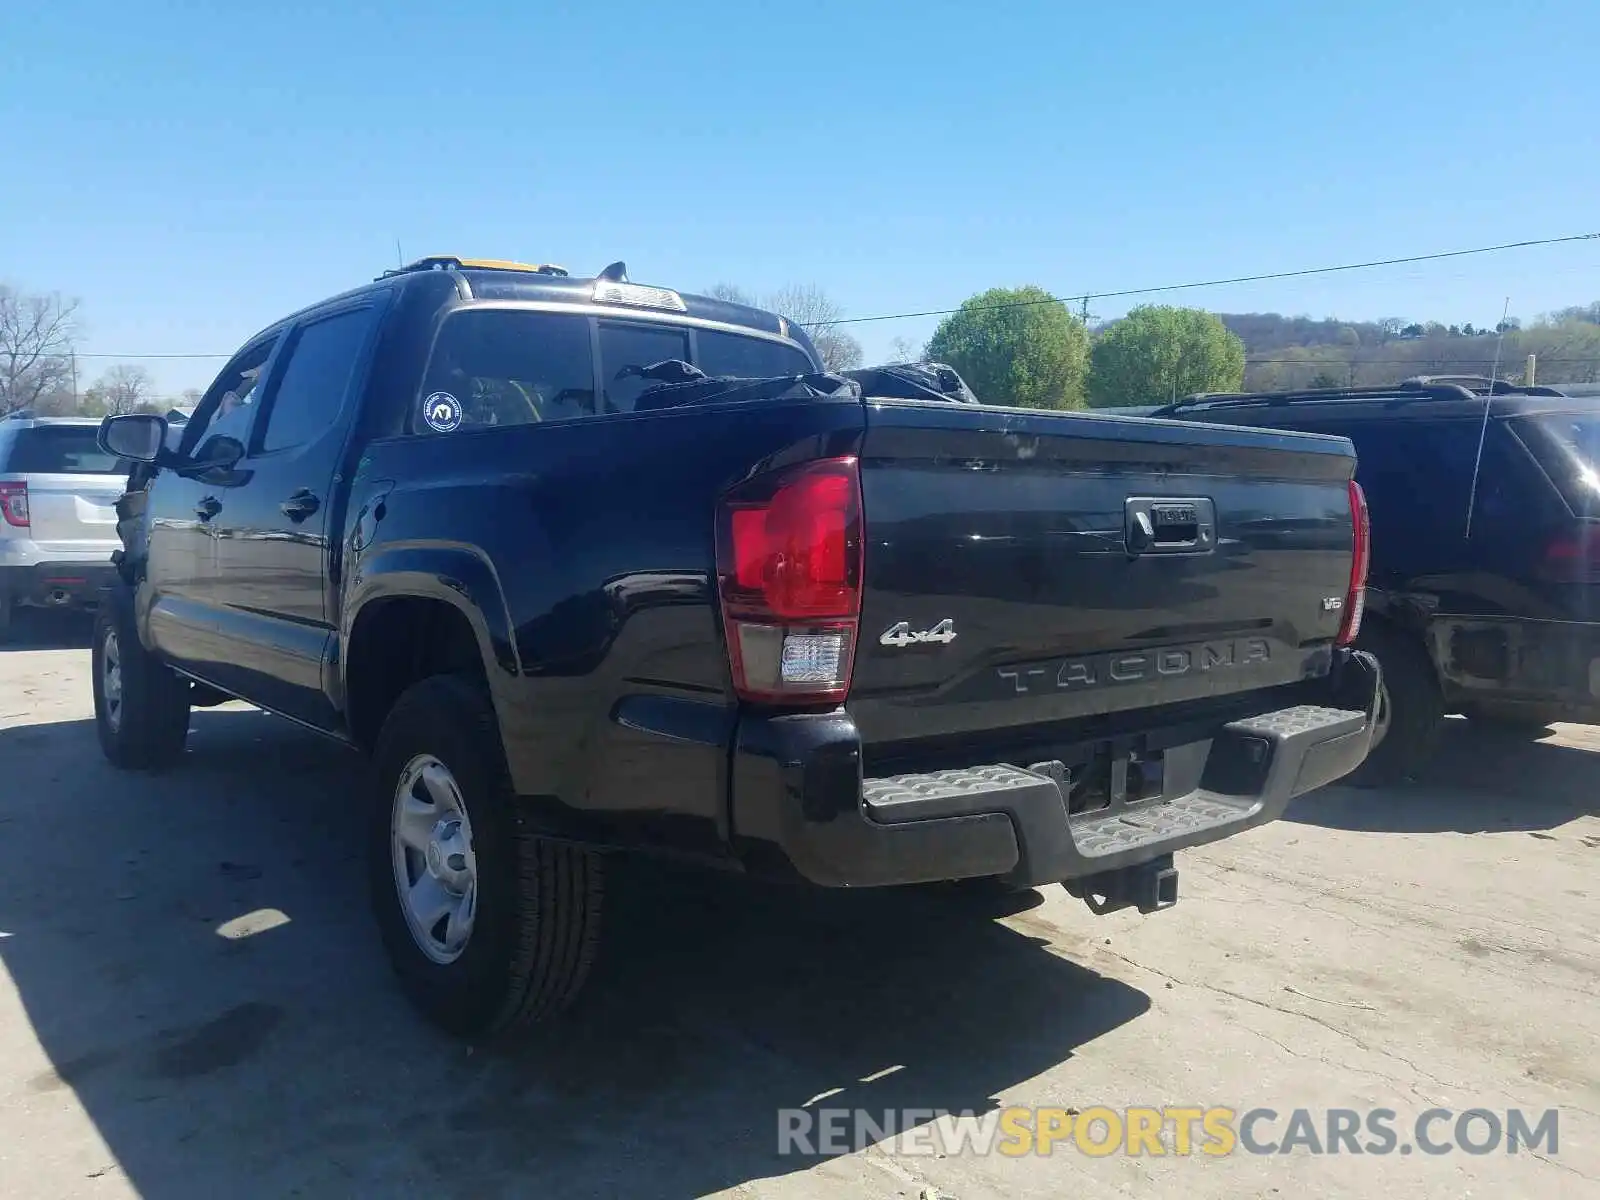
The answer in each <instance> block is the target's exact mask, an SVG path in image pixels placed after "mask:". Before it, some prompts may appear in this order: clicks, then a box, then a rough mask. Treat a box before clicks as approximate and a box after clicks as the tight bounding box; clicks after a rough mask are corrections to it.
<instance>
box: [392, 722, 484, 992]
mask: <svg viewBox="0 0 1600 1200" xmlns="http://www.w3.org/2000/svg"><path fill="white" fill-rule="evenodd" d="M389 846H390V858H391V860H392V862H393V865H394V886H395V891H396V893H397V894H398V896H399V898H400V911H401V912H403V913H405V916H406V927H407V928H409V929H410V930H411V937H412V939H413V940H414V941H415V942H416V943H417V948H418V949H419V950H421V951H422V952H423V953H424V954H426V955H427V956H428V957H429V958H430V959H432V960H433V961H434V962H436V963H452V962H455V960H456V959H458V958H460V957H461V954H462V952H463V951H464V950H465V949H466V948H467V942H468V941H469V940H470V939H471V937H472V924H473V921H474V920H475V919H476V917H477V915H478V860H477V858H476V857H475V856H474V855H473V852H472V822H471V821H469V820H468V818H467V806H466V804H465V803H463V801H462V799H461V786H460V785H459V784H458V783H456V778H455V776H454V775H452V774H451V773H450V768H449V767H447V766H445V765H444V763H442V762H440V761H439V760H438V759H437V758H435V757H434V756H433V755H431V754H419V755H417V756H416V757H415V758H413V759H412V760H411V761H410V762H409V763H407V764H406V769H405V770H404V771H401V772H400V782H399V784H398V785H397V786H396V787H395V789H394V804H393V806H392V807H391V809H390V815H389Z"/></svg>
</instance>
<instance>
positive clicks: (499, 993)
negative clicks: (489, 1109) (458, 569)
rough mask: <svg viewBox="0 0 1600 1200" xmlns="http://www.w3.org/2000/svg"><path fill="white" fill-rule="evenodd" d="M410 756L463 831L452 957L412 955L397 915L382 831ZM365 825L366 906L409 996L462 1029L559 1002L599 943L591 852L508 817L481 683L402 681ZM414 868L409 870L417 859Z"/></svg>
mask: <svg viewBox="0 0 1600 1200" xmlns="http://www.w3.org/2000/svg"><path fill="white" fill-rule="evenodd" d="M422 756H430V757H432V758H435V759H437V760H438V762H439V763H440V764H442V765H443V766H444V767H445V768H446V769H447V770H448V772H449V773H450V775H451V776H452V777H453V779H454V782H455V784H456V787H457V789H458V792H459V795H460V799H461V801H462V803H463V804H464V807H465V809H466V815H467V819H468V825H469V827H470V830H471V840H470V849H471V854H472V856H473V858H474V859H475V860H476V912H475V916H474V918H473V925H472V930H471V933H470V935H469V936H468V938H467V941H466V944H465V946H464V948H461V949H460V950H459V957H456V958H454V959H453V960H452V961H448V962H441V961H436V960H435V958H433V957H430V956H429V954H428V953H426V952H424V950H423V949H422V946H421V944H420V943H419V941H418V937H417V936H415V935H413V933H412V930H411V925H410V924H409V923H408V919H407V915H406V912H407V910H406V907H405V906H404V903H403V902H402V900H401V895H400V885H399V882H398V880H397V876H396V870H397V868H396V866H395V853H396V852H395V850H394V848H393V842H392V840H391V828H392V821H393V814H394V810H395V804H396V793H397V791H398V789H399V787H400V784H401V781H402V778H403V777H404V775H405V774H406V771H407V769H408V767H409V766H410V765H411V764H413V763H415V762H416V761H417V760H418V759H419V758H421V757H422ZM373 758H374V771H373V774H374V786H373V796H372V799H371V804H370V814H369V822H368V825H369V828H368V844H367V850H368V866H369V871H368V873H369V876H370V886H371V893H372V905H373V912H374V914H375V916H376V917H377V921H378V927H379V930H380V931H381V933H382V935H383V942H384V946H385V948H386V949H387V950H388V953H389V959H390V962H391V963H392V964H393V966H394V970H395V973H396V974H397V975H398V976H399V978H400V983H401V986H402V987H403V988H404V990H405V992H406V994H407V995H408V996H409V997H410V999H411V1001H412V1002H413V1003H414V1004H415V1005H416V1006H417V1007H418V1008H419V1009H420V1010H421V1011H422V1012H423V1013H424V1014H425V1015H426V1016H427V1017H428V1018H429V1019H431V1020H432V1021H434V1022H435V1023H436V1024H438V1025H440V1026H442V1027H443V1028H445V1029H447V1030H449V1031H450V1032H451V1033H454V1034H457V1035H459V1036H462V1037H475V1038H476V1037H497V1036H501V1035H504V1034H508V1033H510V1032H512V1031H513V1030H516V1029H518V1028H520V1027H523V1026H526V1025H530V1024H532V1023H533V1022H536V1021H538V1020H541V1019H543V1018H545V1017H548V1016H550V1015H552V1014H554V1013H556V1012H558V1011H560V1010H561V1009H562V1008H564V1007H565V1006H566V1005H567V1004H569V1003H570V1002H571V1001H572V999H573V998H574V996H576V995H577V993H578V990H579V989H580V987H581V986H582V984H583V981H584V979H585V977H586V976H587V975H588V973H589V968H590V966H591V965H592V964H593V962H594V956H595V951H596V949H597V946H598V943H599V934H600V911H601V899H602V895H603V890H604V885H603V873H602V863H601V861H600V856H599V855H597V854H594V853H592V852H589V851H584V850H581V849H579V848H577V847H574V846H568V845H562V844H559V843H555V842H550V841H547V840H545V839H543V838H540V837H537V836H535V835H534V834H533V833H532V832H530V831H529V830H527V829H525V828H524V827H523V826H522V823H521V821H520V820H519V817H518V814H517V810H516V807H515V803H514V797H513V795H512V790H511V783H510V779H509V777H508V776H507V773H506V767H505V754H504V752H503V750H502V748H501V744H500V734H499V729H498V727H497V725H496V722H495V716H494V708H493V706H492V705H491V703H490V700H489V698H488V696H487V695H486V694H485V691H484V688H483V685H482V684H481V683H480V682H478V681H476V680H473V679H470V678H468V677H465V676H458V675H440V676H435V677H433V678H431V679H425V680H423V681H421V682H420V683H417V684H415V685H413V686H412V687H411V688H409V689H408V690H407V691H406V692H405V693H404V694H403V695H402V696H401V697H400V699H399V700H398V701H397V702H396V703H395V706H394V708H393V709H391V710H390V712H389V715H388V717H387V718H386V719H385V721H384V723H383V728H382V730H381V731H380V732H379V734H378V741H377V748H376V751H375V753H374V756H373ZM418 869H419V871H420V869H421V868H420V866H419V868H418Z"/></svg>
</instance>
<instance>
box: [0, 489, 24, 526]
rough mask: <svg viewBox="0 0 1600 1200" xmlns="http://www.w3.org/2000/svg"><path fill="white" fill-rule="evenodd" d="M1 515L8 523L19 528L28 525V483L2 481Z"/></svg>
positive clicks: (0, 494)
mask: <svg viewBox="0 0 1600 1200" xmlns="http://www.w3.org/2000/svg"><path fill="white" fill-rule="evenodd" d="M0 517H4V518H5V519H6V524H7V525H15V526H17V528H19V529H26V528H27V527H28V485H27V484H26V483H0Z"/></svg>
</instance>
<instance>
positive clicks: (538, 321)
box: [414, 308, 598, 432]
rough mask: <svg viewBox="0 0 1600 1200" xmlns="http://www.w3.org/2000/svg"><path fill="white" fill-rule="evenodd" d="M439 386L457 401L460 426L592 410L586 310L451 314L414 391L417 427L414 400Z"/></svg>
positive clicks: (552, 418) (559, 417)
mask: <svg viewBox="0 0 1600 1200" xmlns="http://www.w3.org/2000/svg"><path fill="white" fill-rule="evenodd" d="M441 393H443V395H444V396H446V397H449V398H450V400H452V401H454V402H455V404H456V405H458V406H459V413H460V419H459V424H460V427H461V428H464V429H466V428H483V427H486V426H495V425H526V424H530V423H532V422H536V421H561V420H570V419H572V418H574V417H592V416H594V415H595V414H596V412H597V411H598V409H597V408H596V405H595V397H594V351H593V345H592V343H591V342H590V339H589V320H588V318H587V317H578V316H569V315H566V314H562V313H542V312H518V311H515V310H508V309H492V308H485V309H476V310H474V309H467V310H464V311H461V312H457V313H453V314H451V316H449V317H448V318H446V320H445V323H444V327H443V328H442V329H440V331H439V339H438V341H437V342H436V343H435V344H434V348H433V358H432V360H431V361H430V362H429V364H428V374H427V377H426V380H425V383H424V386H423V389H422V395H421V396H419V397H418V401H419V411H418V419H417V420H416V421H415V422H414V426H415V428H417V430H418V432H427V430H428V429H429V425H428V424H424V423H423V414H422V412H421V407H420V406H421V405H425V404H426V403H427V402H428V399H429V397H438V396H439V395H440V394H441ZM449 408H450V404H449V403H446V404H445V409H446V410H448V409H449ZM452 419H453V418H452ZM448 423H449V422H448V420H446V421H445V422H443V423H442V424H448ZM442 424H435V425H434V426H433V427H434V428H439V429H442Z"/></svg>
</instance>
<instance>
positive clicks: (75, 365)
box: [72, 349, 78, 412]
mask: <svg viewBox="0 0 1600 1200" xmlns="http://www.w3.org/2000/svg"><path fill="white" fill-rule="evenodd" d="M72 411H73V412H77V411H78V352H77V350H76V349H74V350H73V352H72Z"/></svg>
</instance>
